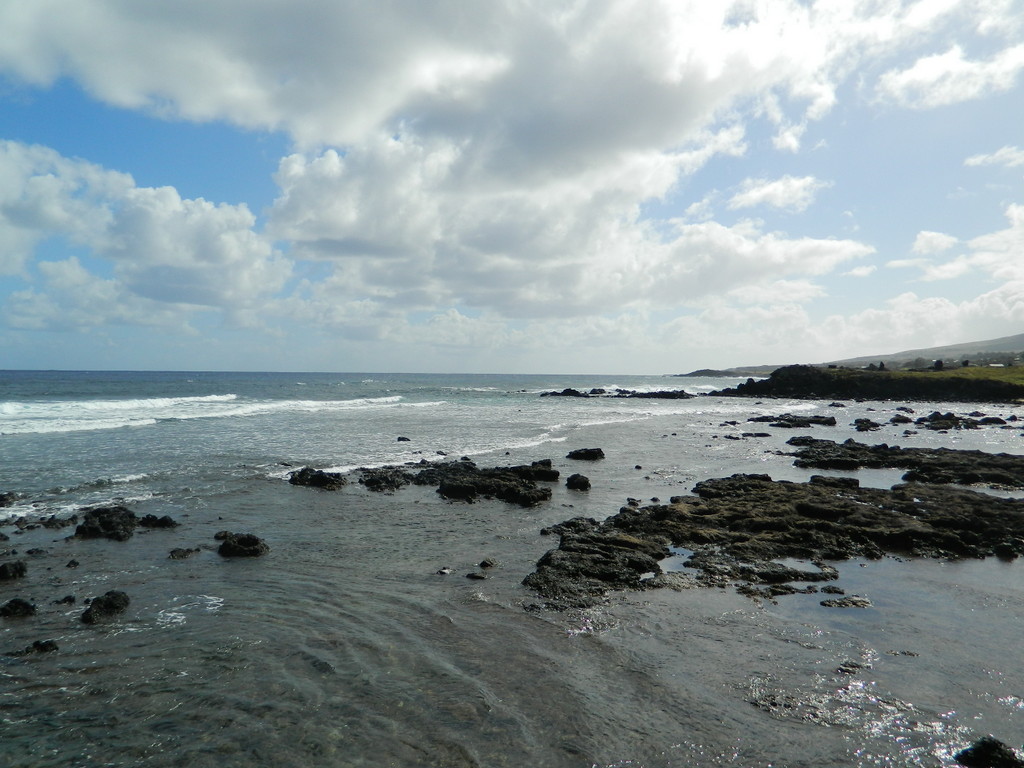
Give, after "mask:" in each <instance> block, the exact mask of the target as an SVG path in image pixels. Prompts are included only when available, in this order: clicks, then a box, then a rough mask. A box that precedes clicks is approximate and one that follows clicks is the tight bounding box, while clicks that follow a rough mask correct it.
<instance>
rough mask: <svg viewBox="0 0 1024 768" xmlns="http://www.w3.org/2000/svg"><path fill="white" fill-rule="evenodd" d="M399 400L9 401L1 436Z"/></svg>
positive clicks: (3, 408)
mask: <svg viewBox="0 0 1024 768" xmlns="http://www.w3.org/2000/svg"><path fill="white" fill-rule="evenodd" d="M401 400H402V398H401V397H400V396H397V395H394V396H389V397H370V398H357V399H352V400H245V399H241V398H239V397H238V396H237V395H233V394H227V395H207V396H203V397H154V398H145V399H130V400H32V401H24V402H13V401H9V402H3V403H0V434H3V435H17V434H30V433H50V432H81V431H85V430H97V429H101V430H102V429H118V428H121V427H142V426H151V425H153V424H156V423H158V422H160V421H174V420H177V421H182V420H188V419H209V418H226V417H246V416H261V415H267V414H274V413H287V412H300V413H318V412H325V411H345V410H352V409H367V408H382V407H393V406H396V405H398V404H399V403H400V402H401ZM423 405H436V404H431V403H424V404H423Z"/></svg>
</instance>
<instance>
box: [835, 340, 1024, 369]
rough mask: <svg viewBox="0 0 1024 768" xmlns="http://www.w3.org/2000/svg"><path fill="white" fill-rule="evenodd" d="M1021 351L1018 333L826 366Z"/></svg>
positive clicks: (976, 355)
mask: <svg viewBox="0 0 1024 768" xmlns="http://www.w3.org/2000/svg"><path fill="white" fill-rule="evenodd" d="M1022 351H1024V333H1018V334H1017V335H1016V336H1002V337H1000V338H998V339H989V340H988V341H968V342H964V343H963V344H949V345H947V346H945V347H927V348H924V349H908V350H906V351H904V352H894V353H893V354H891V355H868V356H865V357H851V358H847V359H846V360H830V361H829V362H828V363H827V364H828V365H845V366H849V367H851V368H855V367H858V366H864V365H869V364H871V363H880V362H881V363H885V364H886V365H887V366H888V365H890V364H897V363H908V362H910V361H912V360H917V359H918V358H921V359H923V360H926V361H929V362H931V361H932V360H970V359H971V358H979V357H985V356H988V355H999V354H1013V353H1020V352H1022ZM823 365H824V363H823Z"/></svg>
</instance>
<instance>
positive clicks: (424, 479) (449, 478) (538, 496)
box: [413, 459, 559, 507]
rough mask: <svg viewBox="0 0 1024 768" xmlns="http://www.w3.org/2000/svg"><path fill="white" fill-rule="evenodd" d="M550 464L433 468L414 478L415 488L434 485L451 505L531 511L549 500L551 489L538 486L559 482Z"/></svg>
mask: <svg viewBox="0 0 1024 768" xmlns="http://www.w3.org/2000/svg"><path fill="white" fill-rule="evenodd" d="M558 475H559V473H558V470H556V469H553V468H552V466H551V461H550V460H547V459H545V460H541V461H536V462H533V463H532V464H529V465H519V466H513V467H493V468H490V469H481V468H480V467H478V466H477V465H476V464H475V463H474V462H472V461H470V460H468V459H462V460H460V461H449V462H441V463H439V464H432V465H429V466H428V467H426V468H425V469H422V470H420V471H419V472H418V473H417V474H416V476H415V477H414V478H413V482H414V483H415V484H416V485H436V486H437V492H438V494H439V495H440V496H441V497H443V498H445V499H449V500H451V501H467V502H473V501H476V500H477V499H478V498H481V497H482V498H493V499H499V500H501V501H505V502H508V503H509V504H518V505H519V506H521V507H532V506H534V505H536V504H540V503H541V502H544V501H547V500H548V499H550V498H551V489H550V488H548V487H545V486H538V485H537V482H538V481H541V482H545V481H554V480H557V479H558Z"/></svg>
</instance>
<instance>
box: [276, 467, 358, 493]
mask: <svg viewBox="0 0 1024 768" xmlns="http://www.w3.org/2000/svg"><path fill="white" fill-rule="evenodd" d="M288 482H289V483H291V484H292V485H302V486H305V487H307V488H320V489H321V490H324V491H335V490H337V489H338V488H343V487H344V486H345V485H346V484H347V483H348V479H347V478H346V477H345V476H344V475H343V474H341V473H340V472H324V471H323V470H322V469H313V468H312V467H303V468H302V469H297V470H295V471H294V472H289V473H288Z"/></svg>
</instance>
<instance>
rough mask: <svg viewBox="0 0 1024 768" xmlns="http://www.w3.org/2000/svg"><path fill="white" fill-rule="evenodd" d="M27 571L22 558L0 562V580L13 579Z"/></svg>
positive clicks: (21, 576) (20, 576) (22, 576)
mask: <svg viewBox="0 0 1024 768" xmlns="http://www.w3.org/2000/svg"><path fill="white" fill-rule="evenodd" d="M26 573H28V566H27V565H25V561H24V560H14V561H11V562H9V563H0V581H13V580H14V579H21V578H24V576H25V574H26Z"/></svg>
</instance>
